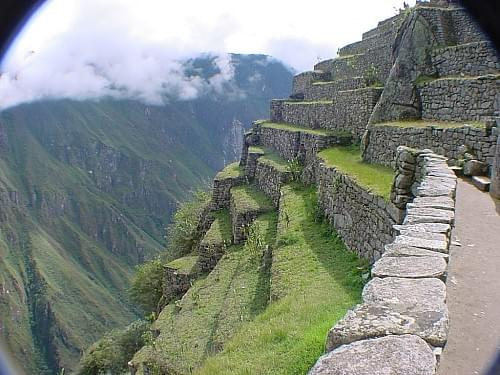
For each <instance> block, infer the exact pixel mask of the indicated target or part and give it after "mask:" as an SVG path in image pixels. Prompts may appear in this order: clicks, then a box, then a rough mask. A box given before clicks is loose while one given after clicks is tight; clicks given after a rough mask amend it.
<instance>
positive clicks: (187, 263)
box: [167, 255, 198, 274]
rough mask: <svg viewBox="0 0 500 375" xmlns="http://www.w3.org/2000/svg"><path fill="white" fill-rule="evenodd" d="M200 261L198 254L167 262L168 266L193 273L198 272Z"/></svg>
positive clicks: (182, 271)
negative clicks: (197, 265)
mask: <svg viewBox="0 0 500 375" xmlns="http://www.w3.org/2000/svg"><path fill="white" fill-rule="evenodd" d="M197 262H198V256H197V255H188V256H185V257H182V258H178V259H176V260H173V261H172V262H170V263H168V264H167V267H168V268H173V269H175V270H177V271H178V272H180V273H184V274H191V273H193V272H196V264H197Z"/></svg>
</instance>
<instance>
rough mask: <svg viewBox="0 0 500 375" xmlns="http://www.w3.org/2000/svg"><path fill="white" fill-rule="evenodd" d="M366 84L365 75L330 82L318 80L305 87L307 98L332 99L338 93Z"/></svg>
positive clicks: (305, 96)
mask: <svg viewBox="0 0 500 375" xmlns="http://www.w3.org/2000/svg"><path fill="white" fill-rule="evenodd" d="M365 86H366V79H365V78H364V77H351V78H345V79H337V80H335V81H328V82H316V83H313V84H312V85H310V86H306V87H305V88H304V89H303V94H304V99H305V100H332V99H333V97H334V96H335V94H336V93H338V92H339V91H345V90H356V89H361V88H364V87H365Z"/></svg>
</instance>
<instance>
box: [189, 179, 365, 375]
mask: <svg viewBox="0 0 500 375" xmlns="http://www.w3.org/2000/svg"><path fill="white" fill-rule="evenodd" d="M282 192H283V196H282V202H283V205H284V206H283V207H284V209H283V210H281V211H280V215H279V220H278V235H277V244H276V246H275V248H274V249H273V263H272V267H271V275H272V276H271V295H272V298H273V299H274V301H273V302H272V303H271V304H270V305H269V307H268V308H267V309H266V310H265V311H264V312H263V313H261V314H260V315H258V316H257V317H256V319H255V320H253V321H251V322H248V323H247V324H245V325H244V326H243V327H242V328H241V330H239V332H238V333H237V334H236V335H235V336H234V337H233V338H232V339H231V340H230V341H229V342H228V343H227V344H226V345H225V347H224V351H223V352H222V353H220V354H218V355H216V356H213V357H210V358H208V359H207V361H206V362H205V363H204V365H203V366H202V367H201V368H200V369H198V370H197V371H195V374H198V375H215V374H217V375H219V374H221V375H222V374H232V375H233V374H234V375H238V374H241V375H243V374H252V375H293V374H297V375H298V374H301V375H303V374H305V373H307V371H308V370H309V368H310V367H311V366H312V365H313V364H314V363H315V361H316V360H317V359H318V357H319V356H320V355H321V354H322V353H323V350H324V342H325V337H326V334H327V332H328V330H329V329H330V328H331V327H332V325H333V324H334V323H335V322H336V321H338V320H339V319H340V318H341V317H342V316H343V315H344V314H345V312H346V310H347V309H348V308H350V307H352V306H354V305H355V304H356V303H358V302H359V300H360V295H361V289H362V286H363V282H362V277H361V274H362V273H363V272H364V271H366V269H367V264H366V263H365V262H363V261H360V260H359V258H358V257H357V256H356V255H355V254H354V253H352V252H350V251H348V250H347V249H346V248H345V246H344V245H343V244H342V242H341V241H340V239H339V238H338V237H336V235H335V234H333V233H332V232H331V230H330V229H329V227H328V226H327V225H325V224H323V223H320V222H318V220H317V214H316V209H315V208H316V194H315V190H314V188H302V187H298V186H285V187H284V188H283V189H282Z"/></svg>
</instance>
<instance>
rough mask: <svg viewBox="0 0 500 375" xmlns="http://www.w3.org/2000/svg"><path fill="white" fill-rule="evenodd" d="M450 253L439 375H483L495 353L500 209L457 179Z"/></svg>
mask: <svg viewBox="0 0 500 375" xmlns="http://www.w3.org/2000/svg"><path fill="white" fill-rule="evenodd" d="M458 243H460V246H459V245H458ZM450 254H451V255H450V264H449V269H448V271H449V272H448V279H447V286H448V289H447V290H448V298H447V300H448V307H449V310H450V322H451V323H450V334H449V337H448V343H447V344H446V347H445V350H444V351H443V355H442V357H441V364H440V366H439V370H438V375H474V374H482V373H483V371H484V370H485V368H487V367H488V364H489V362H490V361H491V359H492V358H493V357H494V356H495V355H496V353H497V352H498V351H499V350H500V204H499V203H498V202H497V203H496V205H495V202H494V201H493V200H492V198H491V197H490V196H489V195H488V194H486V193H482V192H480V191H479V190H477V189H476V188H475V187H474V186H472V185H471V184H469V183H468V182H464V181H462V180H459V182H458V189H457V207H456V226H455V229H454V231H453V233H452V245H451V248H450Z"/></svg>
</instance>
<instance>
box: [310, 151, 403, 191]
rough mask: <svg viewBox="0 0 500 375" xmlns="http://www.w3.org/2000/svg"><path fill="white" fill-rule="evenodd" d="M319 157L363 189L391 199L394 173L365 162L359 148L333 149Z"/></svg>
mask: <svg viewBox="0 0 500 375" xmlns="http://www.w3.org/2000/svg"><path fill="white" fill-rule="evenodd" d="M318 155H319V157H321V158H322V159H323V160H324V161H325V163H326V165H327V166H329V167H336V168H337V169H338V170H339V171H340V172H342V173H344V174H346V175H348V176H350V177H352V178H353V179H354V180H356V182H357V183H358V184H360V185H361V186H362V187H364V188H366V189H368V190H370V191H371V192H373V193H374V194H377V195H379V196H381V197H383V198H385V199H389V196H390V193H391V187H392V182H393V179H394V171H393V170H392V168H389V167H385V166H382V165H378V164H369V163H365V162H363V161H362V160H361V152H360V150H359V147H358V146H348V147H333V148H329V149H326V150H323V151H321V152H320V153H319V154H318Z"/></svg>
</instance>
